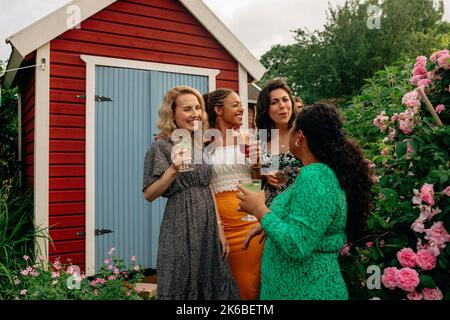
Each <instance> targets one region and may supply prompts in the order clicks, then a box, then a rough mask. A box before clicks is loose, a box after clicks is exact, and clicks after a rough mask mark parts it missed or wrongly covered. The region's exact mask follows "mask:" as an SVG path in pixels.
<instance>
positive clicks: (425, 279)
mask: <svg viewBox="0 0 450 320" xmlns="http://www.w3.org/2000/svg"><path fill="white" fill-rule="evenodd" d="M419 279H420V283H421V284H422V285H423V286H424V287H425V288H428V289H434V288H436V283H435V282H434V280H433V278H432V277H430V276H426V275H423V274H422V275H420V276H419Z"/></svg>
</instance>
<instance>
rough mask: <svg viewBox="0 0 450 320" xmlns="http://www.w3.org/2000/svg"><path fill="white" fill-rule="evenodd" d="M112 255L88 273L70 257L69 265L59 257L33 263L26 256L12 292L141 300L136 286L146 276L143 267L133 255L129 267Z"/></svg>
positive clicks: (27, 297)
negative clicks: (97, 268)
mask: <svg viewBox="0 0 450 320" xmlns="http://www.w3.org/2000/svg"><path fill="white" fill-rule="evenodd" d="M112 251H113V250H111V251H110V253H111V255H110V257H108V258H107V259H105V260H104V262H105V264H104V265H103V266H102V267H101V269H100V272H99V274H97V275H96V276H95V277H90V278H88V277H86V276H85V275H84V274H82V273H81V272H80V270H79V268H77V267H76V266H74V265H72V264H71V263H70V261H68V263H67V264H66V265H63V264H61V262H60V261H59V259H56V260H55V261H54V262H53V263H46V262H44V258H43V257H39V261H38V262H37V263H32V260H31V258H30V257H28V256H24V257H23V261H25V262H26V264H27V265H26V267H25V268H24V269H23V270H21V271H20V272H17V273H16V274H15V275H14V276H13V282H14V287H13V288H12V289H11V290H10V292H9V296H10V297H11V298H13V299H19V300H140V299H142V298H141V297H140V295H139V292H137V291H136V290H135V289H134V285H135V284H136V282H138V281H140V280H141V278H142V274H143V270H142V268H141V267H139V265H138V264H137V263H136V259H135V257H132V265H130V266H129V267H128V268H126V267H125V265H124V263H123V260H122V259H120V258H118V257H117V256H113V255H112Z"/></svg>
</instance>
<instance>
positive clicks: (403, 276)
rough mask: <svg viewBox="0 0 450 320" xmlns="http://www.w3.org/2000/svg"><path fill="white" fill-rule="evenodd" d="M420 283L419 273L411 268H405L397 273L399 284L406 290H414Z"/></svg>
mask: <svg viewBox="0 0 450 320" xmlns="http://www.w3.org/2000/svg"><path fill="white" fill-rule="evenodd" d="M419 283H420V280H419V274H418V273H417V271H416V270H414V269H411V268H403V269H401V270H400V271H398V273H397V285H398V287H399V288H401V289H402V290H404V291H406V292H411V291H413V290H414V289H415V288H416V287H417V286H418V285H419Z"/></svg>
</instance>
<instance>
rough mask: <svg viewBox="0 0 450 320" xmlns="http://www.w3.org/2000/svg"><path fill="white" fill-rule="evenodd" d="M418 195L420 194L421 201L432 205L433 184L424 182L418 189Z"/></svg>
mask: <svg viewBox="0 0 450 320" xmlns="http://www.w3.org/2000/svg"><path fill="white" fill-rule="evenodd" d="M420 195H421V196H422V201H424V202H426V203H428V204H429V205H430V206H434V190H433V185H432V184H429V183H425V184H424V185H423V187H422V189H420Z"/></svg>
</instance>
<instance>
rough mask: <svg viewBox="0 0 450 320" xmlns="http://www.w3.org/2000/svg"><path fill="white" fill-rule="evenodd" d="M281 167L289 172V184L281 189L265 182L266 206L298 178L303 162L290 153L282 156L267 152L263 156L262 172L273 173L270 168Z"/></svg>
mask: <svg viewBox="0 0 450 320" xmlns="http://www.w3.org/2000/svg"><path fill="white" fill-rule="evenodd" d="M277 166H278V167H279V169H280V170H286V171H287V175H288V178H287V182H286V184H284V185H283V186H282V187H281V188H275V187H274V186H272V185H271V184H269V183H267V181H266V180H264V186H263V188H264V191H265V192H266V205H267V206H269V205H270V204H271V203H272V200H273V199H274V198H275V197H276V196H277V195H279V194H280V193H281V192H283V191H284V190H286V189H287V188H288V187H289V186H290V185H291V184H292V183H293V182H294V181H295V179H296V178H297V176H298V174H299V172H300V167H302V162H301V161H300V160H297V159H296V158H295V157H294V155H293V154H292V153H291V152H290V151H288V152H287V153H282V154H277V155H275V154H271V153H270V152H269V151H266V152H264V153H263V154H262V172H264V171H266V172H268V171H271V170H270V168H274V167H277Z"/></svg>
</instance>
